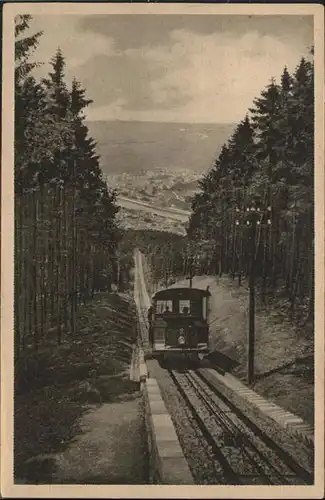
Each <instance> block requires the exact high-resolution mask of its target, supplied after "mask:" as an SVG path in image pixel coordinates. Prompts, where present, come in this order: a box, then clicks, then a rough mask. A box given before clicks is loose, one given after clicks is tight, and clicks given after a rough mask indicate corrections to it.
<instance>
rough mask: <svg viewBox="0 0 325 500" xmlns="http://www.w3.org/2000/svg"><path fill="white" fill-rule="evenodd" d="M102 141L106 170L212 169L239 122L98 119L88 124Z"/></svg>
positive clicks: (92, 134)
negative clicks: (202, 122) (196, 122)
mask: <svg viewBox="0 0 325 500" xmlns="http://www.w3.org/2000/svg"><path fill="white" fill-rule="evenodd" d="M87 125H88V127H89V130H90V134H91V136H92V137H93V138H94V139H95V140H96V141H97V143H98V154H100V156H101V167H102V169H103V171H104V172H105V173H117V172H132V173H135V172H137V171H140V170H155V169H156V168H168V169H171V170H178V169H187V170H191V171H193V172H198V173H200V172H204V171H206V170H208V169H209V168H210V167H211V165H212V162H213V160H214V159H215V157H216V155H217V154H218V153H219V152H220V149H221V147H222V145H223V144H224V143H225V142H226V141H227V140H228V139H229V137H230V135H231V133H232V131H233V129H234V127H235V125H231V124H210V123H209V124H201V123H199V124H188V123H187V124H182V123H155V122H135V121H131V122H122V121H114V122H112V121H95V122H88V123H87Z"/></svg>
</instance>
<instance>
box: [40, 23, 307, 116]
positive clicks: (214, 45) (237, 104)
mask: <svg viewBox="0 0 325 500" xmlns="http://www.w3.org/2000/svg"><path fill="white" fill-rule="evenodd" d="M285 17H286V19H284V18H285ZM272 19H273V17H272V18H271V16H264V18H263V16H258V17H254V16H253V17H247V16H79V17H78V16H68V15H65V16H39V17H35V19H34V22H33V26H32V29H33V30H34V31H37V30H39V29H44V35H43V37H42V38H41V41H40V46H39V49H38V50H37V51H36V54H35V59H36V60H41V61H42V60H43V61H48V60H49V58H50V57H52V56H53V55H54V54H55V51H56V49H57V47H58V46H60V47H61V49H62V51H63V53H64V55H65V57H66V61H67V68H66V75H67V80H68V81H71V79H72V77H73V76H76V78H78V79H79V80H80V81H81V83H82V85H83V86H84V87H85V88H86V90H87V94H88V96H89V97H90V98H92V99H93V100H94V104H92V105H91V106H89V109H88V110H87V111H88V117H89V119H92V120H95V119H97V120H98V119H103V120H109V119H111V120H115V119H120V120H147V121H174V122H191V121H193V122H224V123H233V122H234V121H238V120H241V119H242V118H243V117H244V115H245V113H246V112H247V110H248V108H249V107H250V106H251V105H252V101H253V99H254V98H255V97H257V96H258V95H259V94H260V92H261V90H262V89H263V88H264V87H265V86H266V85H267V84H268V83H269V81H270V78H271V77H272V76H273V77H276V78H279V77H280V75H281V73H282V70H283V68H284V66H285V65H287V66H288V68H289V71H292V70H293V69H294V67H295V66H296V65H297V64H298V62H299V59H300V57H301V56H302V55H304V54H305V53H306V52H307V47H308V45H311V43H309V44H308V43H307V42H308V40H309V41H310V42H311V40H312V37H311V35H310V30H311V28H312V25H311V23H310V21H309V20H308V18H301V17H300V18H299V17H298V16H282V17H281V16H278V17H274V19H273V21H272ZM149 21H150V22H149ZM48 70H49V65H48V64H46V65H44V66H43V67H42V68H40V69H38V70H37V72H38V75H41V76H44V74H46V73H47V72H48Z"/></svg>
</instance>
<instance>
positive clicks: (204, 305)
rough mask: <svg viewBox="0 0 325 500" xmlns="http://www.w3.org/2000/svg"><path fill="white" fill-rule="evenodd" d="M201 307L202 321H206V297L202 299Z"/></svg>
mask: <svg viewBox="0 0 325 500" xmlns="http://www.w3.org/2000/svg"><path fill="white" fill-rule="evenodd" d="M202 305H203V307H202V313H203V314H202V315H203V319H204V320H207V319H208V299H207V298H206V297H204V299H203V304H202Z"/></svg>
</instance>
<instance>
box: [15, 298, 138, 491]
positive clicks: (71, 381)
mask: <svg viewBox="0 0 325 500" xmlns="http://www.w3.org/2000/svg"><path fill="white" fill-rule="evenodd" d="M134 318H135V309H134V304H133V301H132V298H131V296H128V295H123V296H122V295H118V294H114V293H111V294H99V295H97V296H96V297H95V299H94V301H93V302H92V303H91V304H88V305H86V306H84V307H82V308H81V310H80V312H79V315H78V324H77V328H76V332H77V334H76V336H75V337H74V338H71V337H69V338H66V339H65V341H64V342H63V343H62V344H61V345H60V346H58V345H57V344H56V339H54V338H53V340H52V341H51V340H50V339H47V343H46V347H40V349H39V352H38V353H34V352H30V353H28V352H26V353H25V355H24V357H23V358H22V359H21V360H20V361H19V363H18V364H17V366H16V390H15V420H14V423H15V446H14V456H15V478H16V479H18V480H19V479H22V480H26V479H27V481H28V480H32V481H33V480H38V479H39V478H41V480H42V482H43V481H46V474H47V472H46V461H44V460H43V461H42V460H41V461H40V464H41V465H40V467H41V469H40V470H39V471H38V470H37V465H35V462H34V463H33V464H32V465H28V461H29V459H31V458H33V457H35V456H36V457H37V456H44V455H45V456H46V455H48V454H54V453H59V452H62V451H64V450H65V449H66V448H67V447H68V446H69V443H71V441H72V440H73V439H74V438H75V437H76V436H77V435H78V434H79V433H80V432H81V429H80V425H79V424H80V419H81V417H82V416H83V415H84V414H85V412H87V411H88V410H89V409H90V408H91V407H93V405H94V404H96V405H100V404H102V403H105V402H115V401H120V400H121V398H122V399H123V398H124V399H127V397H128V395H129V394H131V393H132V394H133V395H134V393H135V392H136V391H138V390H139V386H138V384H137V383H136V382H132V381H130V380H129V365H130V361H131V356H132V344H133V343H134V341H135V339H136V335H137V332H136V327H135V325H136V323H135V321H134ZM26 462H27V463H26ZM44 467H45V468H44ZM48 468H49V469H50V468H51V467H50V464H48ZM30 476H32V477H30Z"/></svg>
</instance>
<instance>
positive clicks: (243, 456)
mask: <svg viewBox="0 0 325 500" xmlns="http://www.w3.org/2000/svg"><path fill="white" fill-rule="evenodd" d="M169 374H170V377H171V378H172V380H173V383H174V384H175V386H176V388H177V391H178V392H179V394H180V395H181V397H182V399H183V400H184V402H185V404H186V405H187V407H188V409H189V412H190V413H191V415H192V418H193V420H194V421H195V424H196V426H197V427H198V428H199V429H200V433H201V439H202V441H205V443H202V445H203V444H204V446H205V447H206V448H208V450H209V456H210V460H212V462H213V469H214V475H215V478H216V480H217V483H219V484H222V483H223V484H231V485H283V486H284V485H308V484H312V483H313V478H312V477H311V475H310V474H309V473H308V472H306V471H305V470H304V469H303V467H301V466H300V465H299V464H297V463H296V462H295V461H294V460H293V459H292V457H291V456H289V455H288V454H287V453H285V452H284V451H282V450H281V449H280V448H279V447H278V446H277V444H276V443H274V442H273V441H272V440H270V439H269V438H268V437H267V436H265V435H264V434H263V432H262V431H260V430H259V429H258V428H257V427H256V426H255V425H254V424H252V423H251V422H250V421H249V420H248V419H247V417H245V416H244V415H243V414H241V413H240V411H239V410H238V409H236V408H234V407H233V405H232V404H231V403H229V402H228V401H227V400H226V399H225V398H224V396H222V395H221V394H219V393H218V392H217V390H216V389H215V388H214V387H213V386H212V385H211V384H210V383H209V382H208V381H206V380H205V379H204V378H203V376H202V374H200V372H197V371H193V370H188V369H187V368H184V369H183V370H180V369H179V370H175V369H169Z"/></svg>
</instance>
